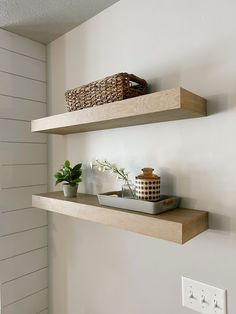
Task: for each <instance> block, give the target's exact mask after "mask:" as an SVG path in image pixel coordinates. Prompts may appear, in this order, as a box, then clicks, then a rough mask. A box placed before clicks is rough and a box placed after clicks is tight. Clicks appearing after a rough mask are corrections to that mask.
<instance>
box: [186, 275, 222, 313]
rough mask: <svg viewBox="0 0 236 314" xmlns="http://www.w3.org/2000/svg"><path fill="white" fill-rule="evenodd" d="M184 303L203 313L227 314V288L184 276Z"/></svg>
mask: <svg viewBox="0 0 236 314" xmlns="http://www.w3.org/2000/svg"><path fill="white" fill-rule="evenodd" d="M203 300H204V301H203ZM182 305H183V306H184V307H188V308H190V309H192V310H195V311H197V312H199V313H203V314H227V304H226V290H224V289H219V288H216V287H213V286H210V285H207V284H205V283H202V282H199V281H195V280H192V279H190V278H186V277H182Z"/></svg>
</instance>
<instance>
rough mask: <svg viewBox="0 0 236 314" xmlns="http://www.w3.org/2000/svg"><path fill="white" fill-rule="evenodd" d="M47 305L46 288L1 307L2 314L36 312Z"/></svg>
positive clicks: (34, 313) (30, 313)
mask: <svg viewBox="0 0 236 314" xmlns="http://www.w3.org/2000/svg"><path fill="white" fill-rule="evenodd" d="M47 306H48V289H44V290H42V291H39V292H38V293H36V294H33V295H30V296H28V297H26V298H24V299H22V300H20V301H18V302H15V303H13V304H10V305H7V306H5V307H3V308H2V314H37V313H39V312H40V311H42V310H43V309H45V308H46V307H47Z"/></svg>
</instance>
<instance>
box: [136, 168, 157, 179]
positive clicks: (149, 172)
mask: <svg viewBox="0 0 236 314" xmlns="http://www.w3.org/2000/svg"><path fill="white" fill-rule="evenodd" d="M142 171H143V173H142V174H139V175H138V176H137V177H136V179H143V180H150V179H158V178H160V177H159V176H158V175H156V174H154V173H153V171H154V169H153V168H149V167H146V168H143V169H142Z"/></svg>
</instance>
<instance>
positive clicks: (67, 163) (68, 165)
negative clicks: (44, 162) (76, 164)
mask: <svg viewBox="0 0 236 314" xmlns="http://www.w3.org/2000/svg"><path fill="white" fill-rule="evenodd" d="M64 165H65V167H67V168H70V162H69V160H66V161H65V164H64Z"/></svg>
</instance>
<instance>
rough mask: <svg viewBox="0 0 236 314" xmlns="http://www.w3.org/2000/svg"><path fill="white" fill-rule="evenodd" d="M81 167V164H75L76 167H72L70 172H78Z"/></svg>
mask: <svg viewBox="0 0 236 314" xmlns="http://www.w3.org/2000/svg"><path fill="white" fill-rule="evenodd" d="M81 167H82V164H81V163H80V164H77V165H75V166H74V168H73V169H72V171H78V170H80V169H81Z"/></svg>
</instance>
